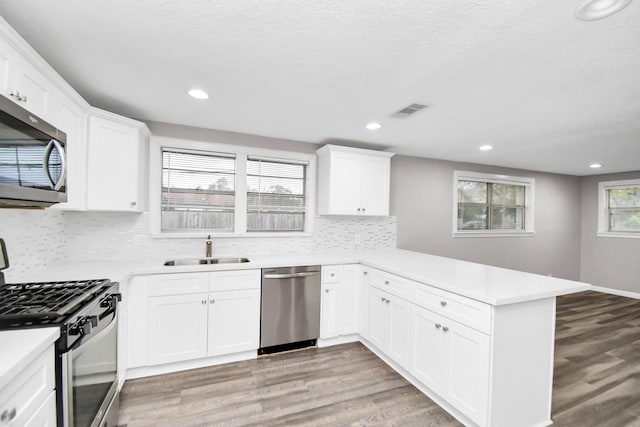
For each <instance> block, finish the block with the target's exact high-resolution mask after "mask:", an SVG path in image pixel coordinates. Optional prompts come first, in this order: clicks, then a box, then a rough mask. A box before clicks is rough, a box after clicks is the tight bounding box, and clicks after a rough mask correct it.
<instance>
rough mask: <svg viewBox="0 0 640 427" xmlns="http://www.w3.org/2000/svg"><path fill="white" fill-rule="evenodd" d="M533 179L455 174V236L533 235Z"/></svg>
mask: <svg viewBox="0 0 640 427" xmlns="http://www.w3.org/2000/svg"><path fill="white" fill-rule="evenodd" d="M533 192H534V180H533V179H532V178H523V177H513V176H506V175H491V174H481V173H474V172H462V171H455V172H454V209H453V211H454V222H453V224H454V225H453V235H454V236H455V237H463V236H473V237H477V236H514V235H530V234H533V200H534V199H533V195H534V194H533Z"/></svg>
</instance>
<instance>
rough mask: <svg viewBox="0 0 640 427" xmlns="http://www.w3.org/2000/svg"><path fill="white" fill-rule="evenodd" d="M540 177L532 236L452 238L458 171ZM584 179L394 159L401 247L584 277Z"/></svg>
mask: <svg viewBox="0 0 640 427" xmlns="http://www.w3.org/2000/svg"><path fill="white" fill-rule="evenodd" d="M456 169H457V170H465V171H473V172H483V173H499V174H505V175H516V176H526V177H532V178H535V179H536V183H535V185H536V189H535V191H536V193H535V202H536V205H535V212H536V217H535V231H536V234H535V236H533V237H486V238H484V237H483V238H480V237H477V238H453V237H452V227H453V225H452V221H453V220H452V209H453V208H452V205H453V171H454V170H456ZM580 209H581V203H580V178H579V177H575V176H567V175H555V174H547V173H539V172H531V171H523V170H517V169H506V168H500V167H493V166H484V165H476V164H469V163H457V162H450V161H444V160H433V159H424V158H417V157H407V156H394V157H393V158H392V159H391V215H395V216H396V217H397V227H398V247H399V248H402V249H409V250H414V251H419V252H426V253H430V254H434V255H441V256H447V257H452V258H458V259H463V260H468V261H474V262H480V263H483V264H490V265H495V266H499V267H506V268H512V269H515V270H521V271H528V272H532V273H538V274H545V275H546V274H551V275H553V276H554V277H562V278H566V279H573V280H579V278H580V216H581V215H580Z"/></svg>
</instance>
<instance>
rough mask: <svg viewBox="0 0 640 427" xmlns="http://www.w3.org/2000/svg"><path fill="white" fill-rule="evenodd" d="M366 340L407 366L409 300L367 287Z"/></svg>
mask: <svg viewBox="0 0 640 427" xmlns="http://www.w3.org/2000/svg"><path fill="white" fill-rule="evenodd" d="M369 319H370V323H369V341H371V343H372V344H374V345H375V346H376V347H378V349H380V350H381V351H382V352H384V353H385V354H386V355H387V356H389V357H390V358H391V359H393V360H394V361H395V362H396V363H398V364H399V365H400V366H402V367H403V368H405V369H408V368H409V358H410V356H411V339H412V336H411V332H410V331H411V304H410V303H409V302H408V301H406V300H404V299H402V298H399V297H397V296H395V295H391V294H389V293H388V292H385V291H383V290H381V289H378V288H376V287H371V288H370V289H369Z"/></svg>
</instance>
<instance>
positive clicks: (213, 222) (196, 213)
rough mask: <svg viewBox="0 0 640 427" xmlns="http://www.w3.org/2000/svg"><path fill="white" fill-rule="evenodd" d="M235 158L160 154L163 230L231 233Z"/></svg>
mask: <svg viewBox="0 0 640 427" xmlns="http://www.w3.org/2000/svg"><path fill="white" fill-rule="evenodd" d="M234 211H235V156H233V155H227V154H223V153H198V152H181V151H174V150H167V149H163V151H162V203H161V226H162V230H167V231H177V230H218V231H232V230H233V224H234Z"/></svg>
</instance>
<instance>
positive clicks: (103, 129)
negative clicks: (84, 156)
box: [87, 117, 141, 212]
mask: <svg viewBox="0 0 640 427" xmlns="http://www.w3.org/2000/svg"><path fill="white" fill-rule="evenodd" d="M139 154H140V141H139V130H138V129H136V128H133V127H128V126H124V125H122V124H120V123H115V122H112V121H109V120H105V119H103V118H100V117H91V118H90V119H89V146H88V165H89V166H88V168H87V178H88V183H87V187H88V188H87V195H88V196H87V208H88V209H94V210H103V211H130V212H137V211H139V207H140V206H141V203H140V200H138V198H139V196H140V195H139V194H138V189H139V185H140V182H139V179H141V177H140V176H139V172H140V163H139V162H140V156H139Z"/></svg>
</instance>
